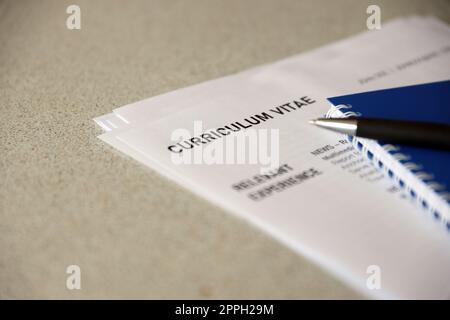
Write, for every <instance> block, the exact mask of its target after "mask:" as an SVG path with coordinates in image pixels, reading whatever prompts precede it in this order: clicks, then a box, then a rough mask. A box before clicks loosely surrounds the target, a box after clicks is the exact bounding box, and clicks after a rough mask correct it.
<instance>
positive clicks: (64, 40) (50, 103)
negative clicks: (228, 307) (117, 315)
mask: <svg viewBox="0 0 450 320" xmlns="http://www.w3.org/2000/svg"><path fill="white" fill-rule="evenodd" d="M73 3H76V4H78V5H79V6H80V8H81V17H82V20H81V21H82V25H81V26H82V28H81V30H78V31H70V30H68V29H67V28H66V26H65V20H66V17H67V14H66V12H65V11H66V8H67V6H68V5H70V4H73ZM377 3H378V4H379V5H380V6H381V8H382V19H388V18H392V17H396V16H399V15H409V14H434V15H436V16H438V17H440V18H441V19H443V20H445V21H447V22H449V21H450V2H449V1H445V0H442V1H419V0H396V1H377ZM368 4H369V1H359V0H355V1H318V0H314V1H294V0H293V1H286V0H282V1H280V0H276V1H275V0H273V1H269V0H245V1H242V0H226V1H215V0H213V1H211V0H202V1H198V0H192V1H172V0H171V1H166V0H160V1H137V0H131V1H127V2H124V1H120V0H103V1H99V0H96V1H82V0H77V1H61V0H54V1H25V0H14V1H0V112H1V126H0V159H1V162H0V170H1V171H0V181H1V182H0V298H359V297H362V296H361V295H359V294H358V293H355V292H354V291H352V290H351V289H350V288H348V287H347V286H346V285H345V284H342V283H341V282H339V281H338V280H336V279H335V278H333V277H332V276H331V275H329V274H327V273H326V272H325V271H323V270H321V269H319V268H318V267H317V266H316V265H314V264H313V263H311V262H309V261H308V260H306V259H304V258H303V257H302V256H299V255H297V254H295V253H294V252H292V251H290V250H289V249H287V248H286V247H284V246H283V245H281V244H280V243H278V242H277V241H275V240H273V239H272V238H270V237H269V236H268V235H266V234H265V233H263V232H262V231H260V230H259V229H257V228H255V227H253V226H251V225H249V224H248V223H246V222H245V221H241V220H239V219H237V218H235V217H234V216H232V215H230V214H229V213H227V212H225V211H223V210H221V209H218V208H216V207H214V206H213V205H211V204H209V203H208V202H207V201H205V200H203V199H201V198H198V197H197V196H194V195H193V194H192V193H191V192H189V191H188V190H185V189H183V188H181V187H179V186H178V185H176V184H175V183H173V182H171V181H169V180H166V179H165V178H163V177H161V176H160V175H158V174H157V173H156V172H154V171H151V170H150V169H148V168H146V167H144V166H142V165H140V164H139V163H137V162H136V161H133V160H131V159H129V158H127V157H126V156H123V155H122V154H120V153H119V152H117V151H115V150H113V149H112V148H110V147H108V146H107V145H105V144H104V143H102V142H101V141H100V140H98V139H97V138H96V136H97V135H98V134H99V133H100V129H99V128H98V127H96V125H95V124H94V122H93V121H92V118H93V117H95V116H99V115H102V114H104V113H107V112H110V111H111V110H112V109H114V108H116V107H119V106H122V105H124V104H128V103H131V102H133V101H137V100H140V99H143V98H147V97H150V96H154V95H157V94H161V93H164V92H168V91H171V90H174V89H177V88H181V87H184V86H187V85H191V84H195V83H199V82H202V81H205V80H209V79H213V78H217V77H220V76H224V75H228V74H231V73H234V72H237V71H240V70H243V69H245V68H249V67H252V66H256V65H259V64H262V63H267V62H272V61H275V60H278V59H281V58H284V57H287V56H289V55H293V54H296V53H300V52H302V51H305V50H309V49H312V48H315V47H318V46H320V45H324V44H326V43H328V42H330V41H334V40H337V39H341V38H344V37H346V36H349V35H352V34H355V33H357V32H360V31H363V30H364V28H365V20H366V17H367V16H366V12H365V10H366V7H367V5H368ZM72 264H76V265H79V266H80V267H81V271H82V278H81V279H82V289H81V290H73V291H70V290H68V289H67V288H66V277H67V275H66V267H67V266H68V265H72Z"/></svg>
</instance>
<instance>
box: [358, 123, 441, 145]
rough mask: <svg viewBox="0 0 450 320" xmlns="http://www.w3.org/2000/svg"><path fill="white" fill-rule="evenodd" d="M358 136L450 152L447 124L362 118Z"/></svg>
mask: <svg viewBox="0 0 450 320" xmlns="http://www.w3.org/2000/svg"><path fill="white" fill-rule="evenodd" d="M356 136H359V137H364V138H370V139H376V140H381V141H384V142H389V143H400V144H409V145H416V146H424V147H432V148H438V149H444V150H450V125H446V124H437V123H428V122H410V121H397V120H383V119H364V118H360V119H358V125H357V129H356Z"/></svg>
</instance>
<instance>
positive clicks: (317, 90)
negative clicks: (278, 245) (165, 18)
mask: <svg viewBox="0 0 450 320" xmlns="http://www.w3.org/2000/svg"><path fill="white" fill-rule="evenodd" d="M446 48H450V28H449V27H448V26H447V25H446V24H444V23H442V22H440V21H438V20H436V19H433V18H407V19H399V20H395V21H393V22H391V23H385V24H383V27H382V29H381V30H377V31H371V32H364V33H362V34H359V35H356V36H354V37H351V38H349V39H345V40H342V41H339V42H336V43H333V44H331V45H328V46H326V47H322V48H319V49H316V50H314V51H312V52H308V53H304V54H301V55H298V56H294V57H291V58H288V59H285V60H282V61H279V62H276V63H273V64H269V65H265V66H260V67H257V68H254V69H251V70H247V71H244V72H241V73H239V74H236V75H232V76H228V77H225V78H221V79H217V80H213V81H209V82H206V83H203V84H199V85H195V86H192V87H188V88H185V89H181V90H177V91H174V92H171V93H168V94H164V95H161V96H157V97H154V98H149V99H146V100H143V101H140V102H137V103H133V104H130V105H127V106H124V107H122V108H118V109H116V110H114V114H112V115H106V116H105V117H100V118H98V119H96V121H97V122H98V123H102V124H103V127H104V128H105V130H109V131H108V132H105V133H104V134H102V135H100V136H99V138H100V139H102V140H103V141H105V142H106V143H108V144H110V145H111V146H113V147H114V148H116V149H118V150H120V151H122V152H123V153H125V154H127V155H128V156H130V157H132V158H134V159H136V160H137V161H139V162H141V163H143V164H144V165H146V166H148V167H150V168H152V169H153V170H156V171H157V172H159V173H161V174H162V175H164V176H167V177H168V178H170V179H172V180H174V181H175V182H177V183H179V184H180V185H182V186H184V187H186V189H187V190H189V191H190V192H192V193H193V194H196V195H198V196H201V197H204V198H206V199H208V200H210V201H211V202H213V203H214V204H216V205H218V206H220V207H221V208H223V209H225V210H226V211H227V212H229V213H231V214H234V215H235V216H236V217H238V218H241V219H244V220H245V221H248V222H250V223H251V224H252V225H254V226H257V227H259V228H260V229H262V230H264V231H265V232H266V233H267V234H269V235H271V236H273V237H274V238H276V239H278V240H279V241H281V242H282V243H284V244H286V245H287V246H289V247H290V248H291V249H292V250H294V251H295V252H297V253H298V254H300V255H302V256H304V257H307V258H309V259H311V261H313V262H315V263H316V264H317V265H318V266H319V267H321V268H324V269H326V270H328V271H329V272H330V273H332V274H334V275H335V276H336V277H337V278H339V279H341V280H342V281H344V282H345V283H347V284H348V285H350V286H352V287H354V288H355V289H357V290H359V291H360V292H361V293H363V294H364V295H367V296H370V297H381V298H449V297H450V250H449V246H450V233H449V232H446V231H445V229H444V228H442V226H441V225H439V224H438V223H435V221H433V219H424V218H423V217H422V216H421V215H420V214H419V212H420V210H421V208H420V206H417V205H416V204H415V202H414V201H409V200H408V199H407V198H405V197H404V195H403V193H402V192H401V190H399V188H396V187H395V186H394V185H393V184H392V182H391V181H390V180H389V179H388V178H385V177H384V176H383V175H382V174H380V173H379V172H378V171H377V170H376V168H374V167H373V166H371V164H370V163H369V162H368V161H367V160H365V158H364V157H362V156H361V155H360V154H359V153H358V152H357V151H355V150H354V149H353V148H352V146H351V144H350V143H348V142H347V141H346V140H345V139H342V138H341V137H339V136H336V135H335V134H334V133H330V132H325V131H323V130H317V129H316V128H314V127H312V126H311V125H309V123H308V120H310V119H314V118H317V117H320V116H321V115H323V114H325V113H326V112H327V111H328V109H329V102H328V101H327V97H330V96H338V95H344V94H348V93H353V92H364V91H369V90H376V89H383V88H389V87H395V86H405V85H412V84H419V83H424V82H431V81H441V80H446V79H449V78H450V70H449V69H448V66H449V65H450V52H448V51H445V50H446ZM434 52H438V53H439V54H433V53H434ZM430 54H432V58H431V59H425V60H424V59H422V60H421V57H424V56H430ZM417 60H421V61H422V62H421V63H415V64H413V65H411V67H410V68H403V69H402V68H398V66H400V65H404V64H405V63H410V62H411V61H417ZM391 69H396V70H397V71H396V72H392V73H390V74H388V75H386V76H381V75H382V74H383V71H384V70H391ZM255 119H259V121H256V120H255ZM233 128H234V129H236V130H231V129H233ZM237 129H239V130H237ZM261 130H262V131H261ZM231 131H238V132H235V133H233V134H231ZM180 132H182V133H186V132H187V133H188V137H186V136H184V137H183V138H180V135H179V133H180ZM251 132H266V133H267V132H268V133H274V135H273V136H274V137H276V136H277V135H278V138H279V139H278V142H279V144H278V146H279V153H277V154H271V156H273V157H270V158H268V159H263V160H273V161H274V163H277V166H275V168H273V169H274V170H273V171H272V173H271V174H266V175H261V167H264V166H268V165H270V164H271V163H270V161H269V162H264V163H263V161H260V162H258V163H252V162H249V161H247V162H244V163H241V164H239V163H235V164H223V163H220V162H212V163H211V162H206V161H203V162H200V163H198V162H197V163H191V164H189V163H186V162H183V161H180V160H183V159H182V156H184V155H187V156H188V157H189V156H192V157H193V159H194V158H195V157H194V156H195V153H196V152H197V153H199V154H200V155H201V157H200V159H203V160H205V159H208V161H209V160H211V159H214V156H212V153H210V151H211V150H216V151H218V150H220V148H219V147H220V146H223V145H226V143H228V142H232V141H233V139H238V138H239V137H245V135H247V134H249V133H251ZM226 133H230V134H229V135H226ZM206 134H207V135H206ZM221 134H223V135H221ZM211 136H215V137H216V138H215V139H212V138H210V137H211ZM206 138H208V139H206ZM192 139H193V140H192ZM193 141H195V143H194V142H193ZM192 144H195V147H193V148H192V149H191V150H189V149H185V147H187V146H189V145H192ZM183 146H184V147H183ZM181 148H183V149H181ZM180 150H182V151H181V152H178V151H180ZM225 151H227V149H225ZM244 151H247V150H244ZM244 153H246V152H244ZM240 154H243V153H240ZM216 156H217V154H216ZM277 156H278V158H277ZM219 158H220V157H216V158H215V160H217V159H219ZM194 160H195V159H194ZM219 160H220V159H219ZM260 160H261V159H260ZM194 162H195V161H194ZM272 164H273V163H272ZM174 201H176V195H174ZM148 214H151V212H149V213H148ZM374 266H375V267H378V268H379V270H380V272H381V282H380V283H379V284H380V285H379V286H378V285H375V286H374V285H373V284H372V283H370V279H371V278H370V276H371V274H370V270H373V267H374ZM255 267H257V266H255ZM368 272H369V273H368Z"/></svg>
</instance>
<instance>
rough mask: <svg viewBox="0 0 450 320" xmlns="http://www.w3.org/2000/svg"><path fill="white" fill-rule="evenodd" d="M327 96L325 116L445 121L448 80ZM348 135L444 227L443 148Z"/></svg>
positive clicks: (448, 219)
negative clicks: (326, 113)
mask: <svg viewBox="0 0 450 320" xmlns="http://www.w3.org/2000/svg"><path fill="white" fill-rule="evenodd" d="M448 50H450V48H448ZM449 68H450V66H449ZM328 100H329V101H330V102H331V103H332V104H333V105H334V106H335V108H332V109H331V110H330V112H329V113H328V116H331V117H342V116H345V115H352V116H363V117H368V118H381V119H390V120H408V121H426V122H435V123H445V124H449V125H450V81H442V82H435V83H428V84H421V85H415V86H408V87H400V88H392V89H385V90H377V91H371V92H366V93H358V94H351V95H344V96H340V97H333V98H329V99H328ZM448 138H449V139H450V137H448ZM351 140H352V142H353V144H354V145H355V146H356V148H357V149H359V150H361V151H362V152H363V153H364V155H365V156H366V157H367V158H369V160H370V161H371V162H373V164H374V165H375V166H376V167H378V168H379V169H381V170H384V171H385V172H386V174H387V175H388V176H390V177H392V178H393V179H394V181H395V182H396V184H397V185H398V186H399V187H400V188H402V189H405V190H406V193H407V194H408V195H410V196H411V197H412V198H414V199H415V200H417V202H418V203H419V205H421V206H422V207H423V208H424V209H426V210H427V211H429V212H430V213H431V214H432V215H433V217H434V218H435V219H437V220H439V221H440V222H441V223H442V224H443V225H444V226H445V227H446V228H447V229H448V230H449V231H450V206H449V201H450V152H449V151H447V150H438V149H427V148H423V147H422V148H421V147H413V146H407V145H403V146H402V145H391V144H387V143H384V142H376V141H374V140H370V139H361V138H351Z"/></svg>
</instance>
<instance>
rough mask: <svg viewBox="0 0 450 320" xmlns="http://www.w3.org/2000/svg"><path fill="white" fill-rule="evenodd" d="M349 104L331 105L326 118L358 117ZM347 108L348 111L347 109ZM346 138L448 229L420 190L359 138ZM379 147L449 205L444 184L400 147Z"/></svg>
mask: <svg viewBox="0 0 450 320" xmlns="http://www.w3.org/2000/svg"><path fill="white" fill-rule="evenodd" d="M351 108H352V106H351V105H343V104H341V105H337V106H332V107H331V108H330V110H328V112H327V113H326V115H325V117H326V118H333V117H334V118H348V117H359V116H361V114H360V113H359V112H354V111H351V110H350V109H351ZM347 110H348V111H347ZM347 139H348V140H349V141H350V142H351V143H352V145H353V147H354V148H355V149H357V150H358V151H360V152H361V153H362V154H363V156H364V157H366V158H367V159H369V161H370V162H372V164H373V165H374V166H375V167H377V168H378V169H379V170H381V171H382V172H383V173H384V174H385V175H386V176H388V177H389V178H391V179H392V180H393V181H394V182H395V185H396V186H397V187H398V188H399V189H401V190H403V191H404V192H405V193H406V194H408V195H409V196H410V197H411V198H412V199H414V200H415V202H416V203H418V204H419V205H420V206H421V207H422V208H423V209H425V210H426V211H428V212H430V213H431V214H432V216H433V217H434V218H435V219H436V220H438V221H440V222H441V223H442V224H444V225H445V226H446V227H447V230H448V231H450V221H449V220H447V219H446V217H445V216H443V215H441V214H440V212H438V210H437V209H436V208H434V207H433V206H432V205H430V204H429V203H427V201H426V200H425V199H424V195H423V194H421V193H420V192H417V191H416V190H414V189H413V188H412V187H411V186H410V185H408V184H406V183H405V182H404V181H403V180H402V179H400V177H398V176H397V175H395V174H394V171H393V170H391V168H389V167H388V166H387V165H386V164H385V163H383V161H381V159H380V157H378V156H377V155H375V154H374V153H373V152H370V151H369V150H368V148H367V146H366V145H364V142H363V141H361V139H360V138H357V137H352V136H347ZM381 147H382V148H383V149H384V150H385V151H386V152H388V153H389V154H391V155H392V156H393V157H394V159H396V160H397V161H399V162H400V163H401V164H402V165H403V166H404V167H406V168H407V169H408V170H409V171H411V172H412V173H413V174H414V175H415V176H416V177H417V178H419V179H420V180H422V181H423V182H424V183H425V184H426V185H427V186H428V187H429V188H430V189H431V190H433V191H434V192H435V193H436V194H438V195H439V196H440V197H441V198H442V199H443V200H444V201H445V202H446V203H447V205H450V192H448V191H445V186H443V185H441V184H440V183H437V182H436V181H433V179H434V177H433V175H432V174H429V173H427V172H425V171H422V166H420V165H419V164H417V163H414V162H411V161H410V159H411V158H410V156H408V155H406V154H404V153H401V152H400V147H398V146H395V145H392V144H384V145H381Z"/></svg>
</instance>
